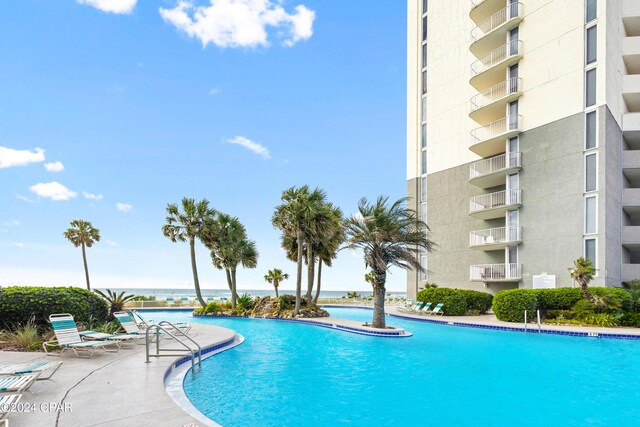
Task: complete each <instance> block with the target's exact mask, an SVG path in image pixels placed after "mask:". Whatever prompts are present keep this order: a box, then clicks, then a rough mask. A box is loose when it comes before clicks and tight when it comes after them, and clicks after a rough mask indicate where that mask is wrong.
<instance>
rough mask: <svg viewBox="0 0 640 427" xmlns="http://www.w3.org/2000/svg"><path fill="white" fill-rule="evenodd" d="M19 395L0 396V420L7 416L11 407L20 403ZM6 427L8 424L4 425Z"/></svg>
mask: <svg viewBox="0 0 640 427" xmlns="http://www.w3.org/2000/svg"><path fill="white" fill-rule="evenodd" d="M21 397H22V395H21V394H4V395H0V420H1V419H3V418H4V417H6V416H7V415H9V412H11V407H12V406H13V405H15V404H16V403H18V402H19V401H20V398H21ZM5 426H8V424H5Z"/></svg>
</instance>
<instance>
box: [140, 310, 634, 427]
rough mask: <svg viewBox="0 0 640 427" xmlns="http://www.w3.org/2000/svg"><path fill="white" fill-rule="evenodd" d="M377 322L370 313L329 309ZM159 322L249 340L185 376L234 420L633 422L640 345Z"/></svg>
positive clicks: (256, 323) (471, 333)
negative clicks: (215, 329)
mask: <svg viewBox="0 0 640 427" xmlns="http://www.w3.org/2000/svg"><path fill="white" fill-rule="evenodd" d="M329 311H330V312H331V313H332V315H334V316H336V317H343V318H350V319H356V320H370V319H371V311H368V310H359V309H348V308H331V309H329ZM152 318H154V319H156V320H159V319H161V318H162V319H167V320H173V321H178V320H183V321H184V320H188V321H192V322H194V323H206V324H213V325H218V326H223V327H227V328H231V329H233V330H235V331H236V332H238V333H239V334H241V335H243V336H244V337H245V338H246V341H245V342H244V343H243V344H242V345H240V346H238V347H236V348H234V349H231V350H229V351H226V352H223V353H221V354H218V355H216V356H213V357H210V358H208V359H206V361H204V362H203V369H202V372H200V373H199V374H197V375H196V376H192V375H187V377H186V378H185V381H184V388H185V392H186V394H187V396H188V398H189V399H190V400H191V402H192V403H193V404H194V405H195V406H196V407H197V408H198V409H199V410H200V411H201V412H202V413H204V414H205V415H207V416H208V417H209V418H211V419H213V420H215V421H216V422H218V423H220V424H222V425H223V426H226V427H232V426H297V427H302V426H314V427H317V426H341V425H348V426H424V425H445V426H478V425H489V426H536V427H538V426H544V425H547V426H583V425H590V426H637V425H639V423H640V421H639V420H640V405H638V402H639V401H640V343H639V342H637V341H630V340H614V339H589V338H579V337H564V336H554V335H544V334H543V335H538V334H522V333H516V332H504V331H492V330H481V329H470V328H462V327H452V326H445V325H434V324H429V323H421V322H416V321H411V320H404V319H399V318H389V323H390V324H394V325H397V326H401V327H403V328H406V329H407V330H409V331H411V332H413V334H414V335H413V337H410V338H377V337H368V336H362V335H356V334H351V333H346V332H341V331H335V330H330V329H326V328H320V327H315V326H309V325H302V324H296V323H288V322H281V321H274V320H263V319H210V318H209V319H207V318H191V317H190V316H189V314H188V313H185V312H181V313H176V312H159V313H158V312H156V313H153V316H152Z"/></svg>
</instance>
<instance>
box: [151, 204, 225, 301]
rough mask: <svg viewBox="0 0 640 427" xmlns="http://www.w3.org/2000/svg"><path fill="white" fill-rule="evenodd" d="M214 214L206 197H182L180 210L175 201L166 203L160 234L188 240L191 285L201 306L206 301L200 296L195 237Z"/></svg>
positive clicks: (170, 237) (184, 240) (183, 240)
mask: <svg viewBox="0 0 640 427" xmlns="http://www.w3.org/2000/svg"><path fill="white" fill-rule="evenodd" d="M215 215H216V211H215V210H214V209H212V208H210V207H209V201H208V200H207V199H202V200H201V201H199V202H196V201H195V199H189V198H187V197H184V198H183V199H182V212H181V211H180V209H179V208H178V205H177V204H175V203H169V204H168V205H167V218H166V221H167V223H166V224H165V225H164V226H163V227H162V234H164V235H165V236H166V237H168V238H169V239H171V241H172V242H174V243H175V242H187V241H188V242H189V252H190V254H191V271H192V273H193V285H194V287H195V290H196V297H197V298H198V301H199V302H200V304H201V305H202V306H203V307H204V306H206V303H205V302H204V299H203V298H202V293H201V292H200V281H199V280H198V267H197V266H196V238H198V237H200V234H201V232H202V230H203V229H204V227H205V225H206V224H207V223H208V222H211V221H213V220H214V219H215Z"/></svg>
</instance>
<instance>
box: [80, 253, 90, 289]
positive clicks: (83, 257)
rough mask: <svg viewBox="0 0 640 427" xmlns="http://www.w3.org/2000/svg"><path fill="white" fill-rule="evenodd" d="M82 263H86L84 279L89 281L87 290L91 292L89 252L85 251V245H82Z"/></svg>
mask: <svg viewBox="0 0 640 427" xmlns="http://www.w3.org/2000/svg"><path fill="white" fill-rule="evenodd" d="M82 262H83V263H84V277H85V279H86V280H87V289H88V290H91V284H90V283H89V267H87V252H86V251H85V249H84V243H82Z"/></svg>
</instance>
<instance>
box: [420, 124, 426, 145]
mask: <svg viewBox="0 0 640 427" xmlns="http://www.w3.org/2000/svg"><path fill="white" fill-rule="evenodd" d="M420 139H421V146H422V148H425V147H426V146H427V125H426V123H425V124H423V125H422V132H421V134H420Z"/></svg>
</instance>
